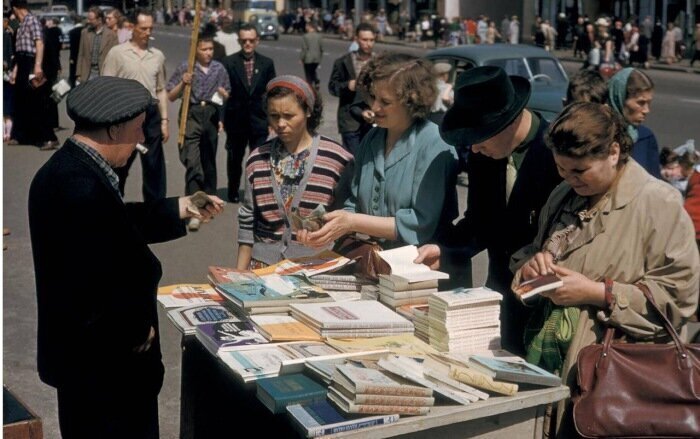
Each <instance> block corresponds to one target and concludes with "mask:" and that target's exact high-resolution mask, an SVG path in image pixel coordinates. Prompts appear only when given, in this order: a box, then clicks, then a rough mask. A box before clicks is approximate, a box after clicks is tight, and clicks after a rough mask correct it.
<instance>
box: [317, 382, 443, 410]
mask: <svg viewBox="0 0 700 439" xmlns="http://www.w3.org/2000/svg"><path fill="white" fill-rule="evenodd" d="M328 399H329V400H330V401H331V402H332V403H334V404H335V405H336V407H338V408H339V409H340V410H342V411H343V412H345V413H363V414H375V415H379V414H391V413H398V414H399V415H408V416H416V415H427V414H428V413H430V407H416V406H407V405H369V404H355V403H354V402H352V401H350V400H348V399H347V398H345V396H344V395H343V394H342V393H340V392H338V391H337V390H335V389H334V388H333V387H330V388H329V389H328Z"/></svg>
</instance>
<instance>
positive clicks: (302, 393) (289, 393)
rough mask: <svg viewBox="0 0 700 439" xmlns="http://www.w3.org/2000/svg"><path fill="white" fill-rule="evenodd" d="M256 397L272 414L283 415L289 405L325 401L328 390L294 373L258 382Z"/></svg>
mask: <svg viewBox="0 0 700 439" xmlns="http://www.w3.org/2000/svg"><path fill="white" fill-rule="evenodd" d="M257 385H258V390H257V397H258V399H259V400H260V402H262V403H263V404H264V405H265V407H267V408H268V409H269V410H270V411H271V412H272V413H285V408H286V407H287V406H288V405H290V404H300V403H306V402H318V401H323V400H325V399H326V393H327V391H328V389H327V388H326V387H325V386H322V385H321V384H318V383H317V382H316V381H314V380H312V379H311V378H309V377H307V376H306V375H303V374H300V373H295V374H291V375H282V376H277V377H273V378H265V379H261V380H258V382H257Z"/></svg>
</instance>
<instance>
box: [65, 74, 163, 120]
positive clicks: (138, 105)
mask: <svg viewBox="0 0 700 439" xmlns="http://www.w3.org/2000/svg"><path fill="white" fill-rule="evenodd" d="M154 102H157V101H155V99H153V97H152V96H151V93H149V92H148V90H146V88H145V87H144V86H143V85H141V84H140V83H139V82H137V81H134V80H133V79H123V78H115V77H113V76H99V77H97V78H95V79H91V80H89V81H87V82H84V83H82V84H80V85H79V86H77V87H76V88H74V89H73V90H71V92H70V93H68V97H67V98H66V108H67V111H68V116H69V117H70V118H71V119H73V121H75V124H76V126H78V127H102V126H110V125H115V124H118V123H122V122H126V121H127V120H131V119H133V118H135V117H136V116H138V115H139V114H141V113H143V112H144V111H146V108H148V106H149V105H150V104H151V103H154Z"/></svg>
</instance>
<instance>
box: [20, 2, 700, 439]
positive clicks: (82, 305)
mask: <svg viewBox="0 0 700 439" xmlns="http://www.w3.org/2000/svg"><path fill="white" fill-rule="evenodd" d="M12 8H13V12H14V13H15V14H16V16H17V17H18V19H19V22H20V23H21V24H20V27H19V29H18V31H17V34H18V35H17V39H16V44H15V48H16V52H15V57H17V56H19V58H17V64H16V66H17V67H16V68H15V76H14V78H15V84H16V85H20V86H21V87H25V82H26V81H24V78H29V75H30V74H33V75H34V77H35V78H36V77H39V78H42V77H44V76H45V75H46V76H48V73H45V70H44V69H43V66H44V63H43V60H44V59H45V56H46V55H45V51H44V48H45V44H44V43H43V41H44V37H43V30H42V28H41V27H40V24H39V23H38V21H37V20H36V18H35V17H33V16H32V15H31V13H29V12H28V10H27V9H26V0H13V1H12ZM382 14H383V11H379V14H378V15H377V17H375V18H374V20H375V21H374V23H371V21H363V22H361V23H358V24H356V25H355V26H354V28H353V29H352V30H351V34H352V38H353V43H354V49H353V50H351V51H349V52H348V53H346V54H344V55H342V56H341V57H339V58H338V59H336V60H335V62H334V63H333V68H332V72H331V74H330V78H329V82H328V84H327V87H328V91H329V92H330V94H331V95H333V96H336V97H338V99H339V105H338V110H337V111H338V113H337V128H338V133H339V137H340V139H338V140H340V141H337V140H336V139H333V138H332V137H328V136H323V135H321V134H319V133H318V127H319V124H320V121H321V118H322V116H323V111H324V107H323V102H322V100H321V96H320V94H319V90H320V80H319V78H318V76H317V74H316V68H317V66H318V63H319V60H320V58H319V57H320V56H319V53H322V51H323V49H322V43H321V42H320V41H319V39H318V37H317V36H315V35H314V33H316V32H318V30H321V31H323V30H328V29H332V28H333V26H334V24H333V23H334V18H333V17H332V16H331V17H327V16H326V14H321V15H320V19H321V20H322V21H323V22H326V21H327V22H328V25H327V26H325V25H324V26H322V27H321V28H320V29H319V28H318V27H316V25H315V24H312V25H309V23H314V21H313V19H311V20H306V18H305V19H304V20H305V21H304V29H305V30H306V32H305V34H304V39H303V42H302V53H301V57H300V63H301V64H303V66H304V73H305V79H303V78H301V77H298V76H294V75H281V76H280V75H277V73H276V69H275V64H274V60H273V59H271V58H269V57H266V56H264V55H262V54H261V53H259V52H258V50H257V47H258V44H259V41H260V35H259V30H258V28H257V27H256V26H255V25H253V24H243V25H242V26H240V28H239V29H238V31H237V32H236V33H235V35H236V39H235V40H236V41H235V42H236V45H238V46H239V47H240V50H235V49H234V47H235V45H228V44H227V41H228V40H226V38H227V37H228V36H230V34H232V32H231V31H230V29H226V31H225V32H223V33H221V34H220V32H221V31H223V30H224V29H221V30H218V29H217V28H216V27H214V28H207V27H206V26H205V32H203V33H201V34H200V35H199V37H198V41H197V46H196V57H195V63H194V67H193V70H192V71H190V70H189V69H188V64H187V62H183V63H182V64H180V65H178V67H177V68H176V70H175V71H174V72H173V74H172V75H170V77H166V73H165V68H164V63H165V57H164V55H163V53H162V52H161V51H160V50H158V49H157V48H155V47H153V46H152V44H151V34H152V32H153V24H154V23H155V22H156V20H158V19H160V18H159V17H156V16H155V15H154V14H153V12H151V11H148V10H141V9H137V10H136V11H134V13H133V14H132V15H131V17H130V18H128V19H125V20H124V21H123V22H128V23H130V24H131V26H130V30H129V35H128V36H129V39H128V40H127V41H125V42H123V43H121V44H120V43H119V32H118V30H119V29H118V26H117V28H116V29H117V31H115V28H114V27H110V25H108V24H107V20H106V17H112V18H110V23H111V22H113V21H116V22H119V20H120V19H121V14H118V13H117V11H116V10H113V11H109V12H107V14H102V12H101V11H99V9H98V8H91V9H90V10H89V11H88V19H87V25H86V26H85V27H84V29H82V30H81V31H80V43H79V45H78V47H79V49H78V51H77V54H76V58H75V64H76V67H75V78H74V81H75V85H76V86H75V87H74V89H73V90H72V91H71V92H70V93H69V94H68V97H67V99H66V107H67V112H68V115H69V116H70V117H71V119H73V121H74V122H75V131H74V133H73V135H72V136H71V137H70V138H69V139H68V140H67V141H66V143H65V144H64V146H63V147H62V148H60V149H59V150H58V151H57V152H56V153H55V154H54V155H53V156H52V157H51V158H50V159H49V160H48V162H47V163H46V164H45V165H44V166H43V167H42V168H41V169H40V170H39V171H38V173H37V175H36V177H35V178H34V180H33V182H32V185H31V188H30V195H29V222H30V231H31V239H32V248H33V253H34V265H35V272H36V282H37V297H38V313H39V323H38V324H39V331H38V369H39V374H40V377H41V379H42V381H44V382H45V383H47V384H49V385H51V386H54V387H56V388H57V395H58V404H59V422H60V428H61V432H62V434H63V435H64V437H87V436H89V435H92V437H104V438H111V437H114V438H117V437H142V438H156V437H158V413H157V395H158V393H159V391H160V387H161V385H162V381H163V374H164V368H163V364H162V361H161V354H160V345H159V338H160V336H159V329H158V319H157V313H156V305H155V303H156V300H155V294H156V289H157V285H158V282H159V280H160V277H161V274H162V269H161V266H160V262H159V261H158V259H157V258H156V257H155V256H154V255H153V254H152V253H151V251H150V250H149V247H148V244H150V243H156V242H163V241H167V240H171V239H175V238H178V237H180V236H183V235H184V234H186V230H187V229H189V230H190V231H196V230H198V229H199V228H200V227H201V226H202V224H203V223H206V222H207V221H209V220H210V219H211V218H212V217H213V216H215V215H217V214H219V213H220V212H221V210H222V208H223V201H222V200H220V199H219V198H218V197H216V196H215V191H216V188H217V182H216V174H217V173H216V160H215V157H216V153H217V144H218V135H219V134H220V133H225V134H226V142H225V145H226V146H225V148H226V156H227V159H226V166H227V177H228V182H227V198H228V201H229V202H231V203H234V204H237V205H238V221H237V223H238V231H237V233H238V234H237V242H238V255H237V268H238V269H240V270H249V269H255V268H263V267H266V266H269V265H271V264H274V263H276V262H279V261H280V260H282V259H284V258H290V257H298V256H307V255H312V254H315V253H317V252H318V251H319V250H321V249H330V248H333V247H334V246H335V245H337V244H338V243H344V242H345V241H346V240H348V239H350V240H353V239H355V238H353V237H355V236H357V235H362V236H369V237H370V239H371V240H372V242H373V245H376V246H380V247H382V248H383V249H390V248H395V247H400V246H404V245H415V246H417V247H418V258H417V259H416V260H415V262H416V263H423V264H426V265H428V266H429V267H430V268H431V269H441V270H444V271H447V272H449V273H450V275H451V277H450V278H451V282H453V283H454V284H455V286H468V285H471V259H472V258H473V257H474V256H475V255H477V254H478V253H480V252H482V251H483V250H487V251H488V257H489V264H488V265H489V266H488V278H487V281H486V286H487V287H490V288H492V289H494V290H496V291H499V292H501V293H503V302H502V305H501V315H500V321H501V328H500V331H501V344H502V346H503V347H504V348H505V349H507V350H509V351H511V352H513V353H515V354H518V355H522V356H524V357H525V358H526V359H527V360H528V361H529V362H531V363H533V364H536V365H538V366H540V367H543V368H545V369H547V370H549V371H551V372H554V373H557V374H559V375H560V376H561V377H562V380H563V382H564V383H565V384H567V385H572V386H573V385H574V384H575V379H576V368H575V365H576V357H577V354H578V352H579V351H580V350H581V349H582V348H583V347H585V346H587V345H590V344H593V343H596V342H599V341H600V336H601V334H602V333H603V332H604V329H605V328H606V327H607V326H608V325H611V326H614V327H615V328H617V329H618V330H619V331H621V332H622V333H623V334H624V335H625V337H627V338H628V339H630V340H635V341H637V342H655V341H658V340H657V338H656V335H657V333H658V332H659V328H660V327H661V324H660V322H659V320H658V317H657V316H655V315H651V314H650V313H649V312H648V302H647V300H649V299H648V297H649V296H648V295H647V294H646V293H647V292H648V293H649V294H650V295H651V297H652V298H653V300H654V301H655V303H656V304H658V305H659V307H660V308H661V309H663V310H664V311H665V312H666V314H667V315H666V317H667V318H668V320H670V322H671V323H672V325H673V326H674V327H675V328H677V329H679V332H680V333H681V334H682V335H683V336H687V323H688V321H689V320H690V319H691V318H693V317H694V316H695V315H696V313H697V310H698V293H699V291H700V254H699V250H700V240H698V238H699V237H700V234H699V229H698V226H699V225H700V218H699V216H700V208H699V207H698V205H699V204H700V201H699V200H700V173H699V171H698V169H697V165H696V164H697V162H698V157H697V153H696V152H695V149H694V146H693V145H692V142H689V143H688V144H687V145H685V146H683V147H682V148H676V149H675V150H666V149H665V150H663V152H662V154H661V155H660V153H659V148H658V144H657V141H656V138H655V136H654V134H653V133H652V132H651V130H649V129H648V128H647V127H645V126H644V122H645V120H646V117H647V115H648V114H649V111H650V109H651V102H652V100H653V94H654V84H653V82H652V80H651V79H650V78H649V77H648V75H646V74H645V73H644V72H643V71H642V70H639V69H636V68H632V67H627V68H624V69H620V70H619V71H618V72H616V73H615V74H614V75H613V76H612V78H611V79H610V80H608V81H606V80H605V78H603V77H602V76H601V75H600V73H599V72H596V71H591V70H588V69H584V70H582V71H581V72H579V73H578V74H577V75H576V77H575V78H573V79H572V81H571V84H570V88H569V92H568V95H567V102H566V103H567V106H566V107H565V108H564V110H563V111H562V112H561V114H559V115H558V116H557V117H556V118H555V120H553V121H551V122H549V121H547V120H546V119H545V118H543V117H542V115H540V114H539V113H537V112H536V111H532V110H530V109H528V108H527V102H528V100H529V98H530V95H531V91H532V86H531V84H530V82H529V81H528V80H527V79H525V78H521V77H517V76H508V75H507V74H506V72H505V71H504V70H503V69H501V68H500V67H495V66H486V67H475V68H473V69H469V70H466V71H463V72H454V71H452V69H451V68H450V66H449V65H445V64H442V63H437V64H435V65H433V64H432V63H431V62H430V61H428V60H426V59H422V58H418V57H415V56H412V55H406V54H399V53H392V52H387V53H383V54H376V53H375V51H374V45H375V42H376V41H377V40H378V39H381V36H382V32H385V33H388V32H394V31H393V30H392V31H388V29H390V28H391V26H392V24H391V23H393V20H391V19H386V18H385V17H384V18H382ZM105 15H106V16H105ZM302 15H305V13H304V12H303V10H302ZM115 18H116V20H115ZM327 18H328V20H326V19H327ZM217 20H218V16H217ZM221 20H222V23H224V27H225V26H226V23H227V20H226V18H225V17H222V19H221ZM422 21H423V20H422V19H421V21H420V22H418V23H416V25H417V27H416V32H417V33H418V34H421V35H423V34H422V32H423V30H424V29H423V24H422ZM506 21H507V25H506ZM467 22H468V20H465V22H455V25H454V26H453V27H452V31H450V33H449V35H448V39H449V38H452V33H451V32H454V33H455V34H454V38H455V39H456V40H457V41H460V42H461V41H467V42H468V41H469V39H470V38H472V37H471V36H470V32H471V30H470V29H471V28H473V30H474V34H473V38H472V40H471V41H472V42H474V43H475V42H482V43H484V42H486V43H488V42H489V41H496V40H497V39H503V38H507V39H511V38H512V37H513V35H519V24H518V21H517V17H510V18H508V17H505V18H504V20H503V22H502V23H500V25H499V26H498V27H497V26H496V24H495V23H494V22H493V21H490V20H488V17H480V19H479V21H478V22H475V23H474V25H473V26H471V25H468V23H467ZM283 23H284V19H283ZM293 23H295V22H294V21H292V24H291V25H290V29H294V30H290V31H294V32H300V29H299V28H298V27H297V28H294V26H293ZM335 23H336V24H337V20H336V21H335ZM513 23H516V26H515V27H513ZM182 24H186V23H182ZM462 24H464V25H465V26H464V30H463V29H462V27H463V26H462ZM344 25H345V26H347V23H346V22H344ZM310 27H312V28H310ZM314 27H315V28H314ZM600 27H603V26H600ZM430 29H434V26H432V25H431V24H430V23H428V26H427V28H426V29H425V30H426V33H425V36H426V37H429V36H430V35H428V34H427V31H428V30H430ZM446 29H447V28H446ZM458 29H459V30H458ZM513 29H517V30H518V31H517V32H515V31H514V30H513ZM409 32H410V26H409V27H408V28H407V30H405V31H403V33H404V37H408V33H409ZM434 35H435V34H432V37H433V38H434ZM442 37H444V35H443V36H442ZM421 38H422V36H421ZM463 38H466V40H462V39H463ZM548 38H549V37H545V41H548ZM554 38H555V39H554V40H553V41H549V42H545V44H552V45H556V44H557V43H556V36H555V37H554ZM606 38H608V37H606ZM612 38H613V37H610V39H611V41H610V42H611V45H612V46H614V42H613V41H612ZM511 41H513V40H511ZM515 42H517V41H515ZM605 43H606V45H607V41H605ZM217 50H218V51H219V56H217ZM612 50H614V49H612ZM42 57H43V58H42ZM18 78H22V79H23V80H22V81H19V82H18ZM21 87H19V86H18V87H17V89H16V92H17V93H16V95H15V98H18V97H20V96H21V97H23V98H26V96H28V94H27V93H28V92H29V91H30V89H31V88H32V87H34V86H33V85H31V82H30V83H29V85H26V87H25V88H21ZM187 89H189V93H185V90H187ZM22 93H25V94H24V95H23V94H22ZM33 96H34V98H36V95H33ZM187 98H188V99H189V102H187V104H188V111H187V112H186V113H185V114H182V115H181V116H180V117H184V118H186V121H185V127H186V129H185V133H184V140H183V141H182V142H181V144H179V145H178V147H179V148H180V149H179V157H180V160H181V162H182V163H183V165H184V166H185V168H186V173H185V180H186V181H185V188H184V192H185V196H183V197H178V198H166V190H165V188H166V175H165V162H164V155H163V143H164V142H167V140H168V138H169V137H170V130H169V127H170V124H169V120H170V116H171V115H169V113H168V105H167V103H168V101H176V100H184V99H187ZM17 103H19V102H17ZM22 104H24V102H23V103H22ZM34 105H38V104H34ZM33 108H34V110H36V107H33ZM23 111H30V110H27V109H24V110H23ZM14 114H16V115H17V116H16V118H15V119H14V124H15V126H14V127H13V136H14V135H15V134H14V133H22V136H28V135H29V134H28V132H27V131H26V128H25V127H26V125H23V124H26V123H27V121H28V120H29V119H23V117H25V116H22V115H23V113H22V112H15V113H14ZM173 118H174V117H173ZM32 120H36V118H35V117H32ZM33 127H34V128H36V125H33ZM15 128H18V131H15ZM49 128H50V127H49ZM50 131H52V130H50ZM32 134H33V135H36V132H33V133H32ZM51 134H53V132H51ZM17 135H19V134H17ZM54 137H55V136H54ZM13 138H14V139H16V140H17V141H21V142H25V141H27V138H25V137H13ZM42 140H43V139H42ZM33 142H34V139H32V142H30V143H33ZM137 144H142V146H143V147H142V148H141V153H140V154H139V152H137ZM688 145H690V146H688ZM246 151H248V152H249V154H248V157H247V159H246V161H245V163H244V162H243V159H244V157H245V156H246ZM137 155H139V156H140V159H141V164H142V172H143V200H144V201H143V202H142V203H129V202H127V203H125V202H124V201H123V195H124V184H125V181H126V179H127V176H128V171H129V166H130V165H131V163H132V162H133V161H134V160H135V158H136V156H137ZM460 171H464V172H466V174H467V175H468V181H469V191H468V194H467V200H466V201H467V202H466V206H467V208H466V211H465V212H464V213H463V216H461V218H460V219H459V220H458V221H457V218H458V216H459V215H458V202H457V201H458V200H457V196H458V195H457V191H456V181H457V174H458V173H459V172H460ZM657 177H663V178H665V179H666V180H668V181H669V182H671V183H672V184H668V183H667V182H665V181H662V180H660V179H659V178H657ZM241 181H243V188H242V191H241V188H240V183H241ZM199 192H204V193H206V194H208V196H205V197H204V203H202V204H201V205H194V200H195V199H196V198H197V197H199V198H200V199H201V196H202V195H201V194H198V193H199ZM684 196H685V197H686V201H685V208H684V202H683V197H684ZM66 206H69V207H70V209H66ZM319 209H321V210H322V213H321V216H322V223H321V225H320V226H319V227H318V228H309V229H306V228H304V227H298V226H296V225H295V224H298V221H295V219H298V218H306V217H308V216H310V215H311V214H312V212H318V211H319ZM59 210H60V211H62V212H64V214H62V215H59V216H58V217H57V216H56V215H55V214H54V213H55V212H56V211H59ZM66 231H69V232H66ZM357 241H358V242H366V241H360V240H359V238H357ZM341 247H342V246H341ZM76 262H77V263H79V264H80V265H81V273H83V275H84V276H86V278H83V279H82V280H81V282H80V284H79V285H75V282H72V280H74V279H73V276H74V273H75V269H74V267H75V264H76ZM546 274H555V275H557V276H558V277H559V278H560V279H561V280H562V282H563V286H561V287H560V288H557V289H556V290H552V291H548V292H544V293H542V294H541V297H540V299H539V301H537V302H536V303H535V304H534V305H531V304H528V306H526V305H525V304H524V303H523V302H522V301H521V299H520V297H519V296H518V295H517V294H515V293H513V292H512V291H513V289H514V287H516V286H518V285H519V283H520V282H521V281H527V280H531V279H533V278H536V277H538V276H542V275H546ZM105 279H108V280H109V281H108V282H106V283H107V284H108V285H107V286H106V288H107V289H108V290H107V291H103V292H102V294H100V295H98V296H99V297H95V295H94V291H93V290H94V288H95V285H96V284H100V285H104V284H105ZM66 285H70V289H67V288H66ZM124 291H128V292H129V294H128V299H127V300H128V301H129V303H124V302H123V300H125V299H124ZM76 310H77V311H78V312H76ZM125 310H127V311H125ZM124 312H128V316H127V317H125V315H124ZM547 416H548V418H549V419H551V422H548V423H547V424H546V425H548V426H550V428H551V430H552V431H551V432H552V433H553V434H556V435H557V437H564V438H566V437H573V436H572V435H573V434H574V426H573V419H572V416H571V401H570V400H569V399H567V400H565V401H563V402H562V403H561V404H560V405H559V406H558V407H556V408H555V409H554V410H553V411H552V412H551V413H548V415H547Z"/></svg>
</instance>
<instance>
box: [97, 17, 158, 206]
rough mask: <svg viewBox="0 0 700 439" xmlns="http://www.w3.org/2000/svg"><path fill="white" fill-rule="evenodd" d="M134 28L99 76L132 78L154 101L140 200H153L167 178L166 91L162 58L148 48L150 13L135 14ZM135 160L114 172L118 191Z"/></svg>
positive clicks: (145, 128) (149, 115)
mask: <svg viewBox="0 0 700 439" xmlns="http://www.w3.org/2000/svg"><path fill="white" fill-rule="evenodd" d="M134 17H135V20H134V29H133V32H132V35H131V41H128V42H126V43H124V44H119V45H117V46H114V47H113V48H112V49H111V50H110V51H109V53H108V54H107V58H106V59H105V62H104V65H103V67H102V75H104V76H116V77H119V78H126V79H135V80H136V81H138V82H140V83H141V85H143V86H144V87H146V89H147V90H148V91H149V92H150V93H151V96H153V97H154V98H157V101H156V102H155V103H153V104H152V105H150V106H149V107H148V108H147V109H146V121H145V122H144V124H143V134H144V136H145V138H146V140H145V142H144V143H145V145H146V147H147V148H148V153H147V154H141V168H142V169H141V173H142V175H143V187H142V191H143V200H144V201H153V200H158V199H160V198H165V194H166V176H165V156H164V154H163V142H167V141H168V138H169V134H168V94H167V92H166V91H165V55H163V52H161V51H160V50H158V49H156V48H155V47H150V46H149V42H150V39H151V33H152V32H153V13H152V12H151V11H148V10H145V9H137V10H136V11H135V12H134ZM135 158H136V153H133V154H132V155H131V157H129V160H128V161H127V162H126V164H125V165H124V166H122V167H121V168H119V169H117V171H116V172H117V175H119V190H120V191H121V193H122V194H123V193H124V187H125V185H126V178H127V176H128V175H129V169H130V168H131V164H132V163H133V162H134V159H135Z"/></svg>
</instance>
